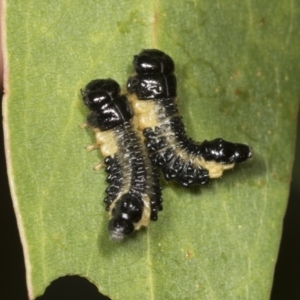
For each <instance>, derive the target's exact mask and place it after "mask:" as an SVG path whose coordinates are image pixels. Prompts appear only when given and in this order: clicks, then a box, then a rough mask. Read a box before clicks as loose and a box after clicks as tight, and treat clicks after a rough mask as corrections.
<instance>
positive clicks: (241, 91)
mask: <svg viewBox="0 0 300 300" xmlns="http://www.w3.org/2000/svg"><path fill="white" fill-rule="evenodd" d="M299 9H300V6H299V3H297V2H295V1H287V0H285V1H277V0H276V1H272V3H271V4H270V2H267V1H258V0H254V1H248V2H244V3H241V2H240V1H237V0H229V1H208V0H207V1H201V2H199V1H179V0H176V1H172V2H170V1H167V0H161V1H158V0H154V1H145V0H142V1H141V0H139V1H137V0H132V1H129V0H127V1H125V0H124V1H103V0H100V1H88V2H85V3H83V2H82V1H79V0H73V1H64V0H62V1H40V0H39V1H38V0H26V1H21V0H6V1H5V3H4V14H5V24H6V30H5V32H4V36H5V37H4V41H5V49H4V52H5V61H6V79H5V99H4V102H3V105H4V110H3V111H4V128H5V142H6V153H7V164H8V173H9V179H10V186H11V192H12V197H13V202H14V207H15V211H16V215H17V220H18V226H19V230H20V234H21V239H22V244H23V248H24V255H25V262H26V269H27V284H28V290H29V296H30V298H31V299H32V298H34V297H36V296H38V295H40V294H42V293H43V292H44V289H45V288H46V287H47V286H48V285H49V283H50V282H51V281H52V280H54V279H55V278H57V277H59V276H64V275H66V274H78V275H81V276H84V277H86V278H88V279H89V280H90V281H92V282H93V283H95V284H96V285H97V287H98V288H99V290H100V291H101V292H102V293H103V294H105V295H108V296H109V297H110V298H112V299H130V300H135V299H189V300H190V299H224V300H226V299H268V298H269V294H270V289H271V284H272V276H273V270H274V266H275V262H276V257H277V251H278V245H279V241H280V234H281V226H282V219H283V215H284V211H285V207H286V201H287V197H288V191H289V184H290V174H291V167H292V161H293V152H294V145H295V127H296V115H297V108H298V96H299V75H300V74H299V73H300V65H299V62H300V59H299V48H300V36H299V35H300V34H299V30H298V28H299V25H300V14H299ZM146 48H158V49H161V50H163V51H165V52H166V53H168V54H169V55H170V56H171V57H172V58H173V59H174V61H175V64H176V75H177V80H178V95H179V98H178V105H179V107H180V109H181V112H182V114H183V119H184V122H185V124H186V127H187V131H188V133H189V135H190V136H191V137H193V138H194V139H195V140H199V141H201V140H204V139H213V138H216V137H222V138H224V139H226V140H230V141H236V142H242V143H247V144H250V145H251V146H252V147H253V149H254V159H253V160H252V161H249V162H247V163H244V164H242V165H239V166H237V167H235V169H234V170H233V171H227V173H225V175H224V176H223V178H222V179H219V180H214V181H213V183H212V184H211V185H210V186H209V187H205V188H201V189H200V188H192V189H184V188H181V187H179V186H177V185H174V184H171V183H169V184H166V183H163V187H164V190H163V198H164V210H163V211H162V212H161V213H160V214H159V219H158V221H157V222H151V224H150V226H149V227H148V228H147V229H144V230H141V231H140V232H137V233H136V234H135V235H134V236H133V237H131V238H129V239H128V240H127V241H125V242H124V243H122V244H115V243H113V242H111V241H110V240H109V239H108V234H107V229H106V226H107V222H108V217H107V214H106V212H105V211H104V204H103V203H102V199H104V197H105V188H106V182H105V178H106V174H105V172H104V170H103V169H102V170H100V171H98V172H96V171H93V169H92V168H93V165H95V164H97V162H98V161H99V160H101V159H102V156H101V154H100V153H97V152H92V153H89V152H87V151H85V149H84V147H85V146H86V145H88V144H91V143H92V142H93V141H94V137H93V135H92V133H91V132H89V131H87V130H83V129H81V128H80V127H79V126H78V125H79V124H81V123H83V122H85V118H86V114H87V109H86V108H85V107H84V105H83V103H82V101H81V99H80V89H81V88H83V87H84V86H85V85H86V84H87V83H88V82H89V81H90V80H92V79H95V78H114V79H116V80H117V81H118V82H119V83H120V84H121V85H123V86H124V85H125V83H126V80H127V77H128V76H129V75H130V74H131V73H132V71H133V70H132V57H133V55H134V54H137V53H139V51H140V50H141V49H146Z"/></svg>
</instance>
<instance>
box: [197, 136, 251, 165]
mask: <svg viewBox="0 0 300 300" xmlns="http://www.w3.org/2000/svg"><path fill="white" fill-rule="evenodd" d="M197 152H198V153H200V154H201V155H202V157H203V158H204V159H205V160H207V161H212V160H213V161H216V162H221V163H224V164H232V163H240V162H243V161H245V160H247V159H249V158H251V157H252V150H251V147H249V146H247V145H244V144H239V143H231V142H227V141H225V140H223V139H221V138H217V139H215V140H212V141H207V140H204V141H203V142H202V143H201V145H200V146H199V149H198V150H197Z"/></svg>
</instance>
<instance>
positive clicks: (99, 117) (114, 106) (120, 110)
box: [81, 79, 132, 131]
mask: <svg viewBox="0 0 300 300" xmlns="http://www.w3.org/2000/svg"><path fill="white" fill-rule="evenodd" d="M120 91H121V89H120V86H119V84H118V83H117V82H116V81H114V80H112V79H96V80H93V81H91V82H90V83H89V84H88V85H87V86H86V87H85V89H84V90H83V91H81V94H82V98H83V102H84V103H85V105H86V106H87V107H88V108H89V109H90V110H91V111H92V112H91V113H90V114H89V116H88V123H89V125H90V126H92V127H96V128H99V129H100V130H102V131H104V130H108V129H111V128H114V127H116V126H118V125H120V124H123V123H124V122H125V121H128V120H130V119H131V118H132V112H131V108H130V106H129V103H128V100H127V98H126V97H125V96H123V95H120Z"/></svg>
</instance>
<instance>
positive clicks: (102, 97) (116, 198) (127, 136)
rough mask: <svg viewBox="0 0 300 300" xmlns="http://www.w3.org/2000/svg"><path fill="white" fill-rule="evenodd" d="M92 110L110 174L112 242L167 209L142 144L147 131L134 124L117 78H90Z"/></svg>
mask: <svg viewBox="0 0 300 300" xmlns="http://www.w3.org/2000/svg"><path fill="white" fill-rule="evenodd" d="M81 93H82V97H83V101H84V103H85V105H86V106H87V107H88V108H89V109H90V110H91V113H90V114H89V115H88V117H87V123H88V125H89V126H90V127H92V129H93V131H94V133H95V137H96V143H95V144H94V145H92V146H90V147H89V148H90V149H96V148H98V149H100V151H101V152H102V154H103V156H104V157H105V159H104V163H105V165H106V172H107V173H108V177H107V182H108V183H109V186H108V187H107V189H106V193H107V197H106V198H105V199H104V202H105V203H106V210H107V211H108V212H109V215H110V221H109V224H108V230H109V233H110V237H111V239H112V240H115V241H121V240H122V239H123V238H124V237H126V236H128V235H129V234H131V233H132V232H133V231H134V230H138V229H140V228H141V227H142V226H147V225H148V224H149V221H150V220H154V221H155V220H157V213H158V211H159V210H162V205H161V202H162V199H161V187H160V185H159V178H158V174H157V173H158V172H157V171H156V170H155V168H154V167H152V165H151V161H150V159H149V158H148V155H147V153H146V149H145V146H144V145H143V143H142V135H141V134H140V132H139V131H137V130H135V128H134V124H133V123H132V111H131V107H130V105H129V103H128V101H127V98H126V96H124V95H120V86H119V84H118V83H117V82H116V81H114V80H112V79H97V80H93V81H91V82H90V83H89V84H88V85H87V86H86V87H85V89H84V90H83V91H81Z"/></svg>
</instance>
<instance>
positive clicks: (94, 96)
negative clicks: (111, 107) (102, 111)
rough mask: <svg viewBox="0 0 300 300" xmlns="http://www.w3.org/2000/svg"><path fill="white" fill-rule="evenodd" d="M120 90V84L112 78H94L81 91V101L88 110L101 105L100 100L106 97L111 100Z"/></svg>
mask: <svg viewBox="0 0 300 300" xmlns="http://www.w3.org/2000/svg"><path fill="white" fill-rule="evenodd" d="M120 92H121V88H120V85H119V84H118V83H117V82H116V81H115V80H112V79H95V80H92V81H91V82H89V83H88V84H87V85H86V87H85V89H84V90H82V91H81V94H82V97H83V101H84V103H85V105H86V106H87V107H88V108H89V109H90V110H94V111H95V110H97V109H99V108H101V107H102V101H105V100H106V99H107V98H108V97H109V98H110V99H111V100H113V99H114V98H116V97H117V96H118V95H119V94H120Z"/></svg>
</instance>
